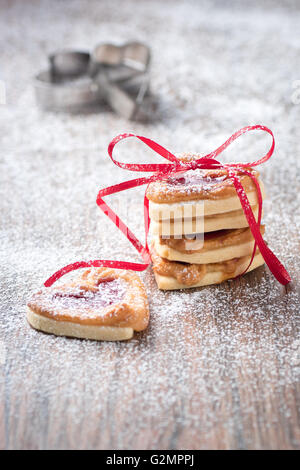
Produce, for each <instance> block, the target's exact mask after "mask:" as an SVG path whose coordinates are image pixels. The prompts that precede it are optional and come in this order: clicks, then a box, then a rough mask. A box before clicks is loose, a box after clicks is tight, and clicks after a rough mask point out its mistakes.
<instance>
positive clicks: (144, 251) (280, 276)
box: [44, 125, 291, 287]
mask: <svg viewBox="0 0 300 470" xmlns="http://www.w3.org/2000/svg"><path fill="white" fill-rule="evenodd" d="M257 129H259V130H262V131H264V132H267V133H268V134H270V135H271V137H272V144H271V147H270V150H269V151H268V152H267V153H266V155H264V156H263V157H262V158H260V159H259V160H256V161H254V162H251V163H229V164H222V163H220V162H219V161H218V160H216V157H217V156H218V155H220V153H222V152H223V151H224V150H225V149H226V148H227V147H228V146H229V145H230V144H231V143H232V142H233V141H234V140H236V139H237V138H238V137H239V136H240V135H242V134H245V132H248V131H252V130H257ZM128 137H136V138H137V139H139V140H141V141H142V142H144V144H146V145H147V146H148V147H150V148H151V149H152V150H154V151H155V152H156V153H158V154H159V155H161V156H162V157H164V158H165V159H166V160H169V162H171V163H148V164H135V163H122V162H119V161H117V160H115V159H114V158H113V149H114V147H115V145H116V144H117V143H118V142H120V141H121V140H123V139H126V138H128ZM274 147H275V139H274V135H273V133H272V131H271V130H270V129H268V128H267V127H265V126H260V125H256V126H247V127H244V128H243V129H240V130H239V131H237V132H235V133H234V134H233V135H232V136H231V137H230V138H229V139H228V140H226V142H224V144H223V145H221V146H220V147H218V148H217V149H216V150H214V151H213V152H211V153H209V154H208V155H205V157H201V158H198V159H197V160H192V161H189V162H182V161H180V160H179V159H178V158H177V157H175V155H173V154H172V153H171V152H169V151H168V150H166V149H165V148H164V147H162V146H161V145H159V144H158V143H156V142H154V141H153V140H151V139H148V138H147V137H142V136H139V135H135V134H121V135H119V136H117V137H115V138H114V139H113V140H112V141H111V143H110V144H109V146H108V154H109V156H110V158H111V160H112V161H113V163H114V164H115V165H117V166H118V167H120V168H123V169H124V170H129V171H140V172H151V173H154V174H153V175H151V176H147V177H143V178H136V179H133V180H129V181H124V182H123V183H120V184H116V185H113V186H109V187H107V188H104V189H101V190H100V191H99V193H98V196H97V204H98V206H99V207H100V209H101V210H102V211H103V212H104V213H105V214H106V215H107V216H108V217H109V218H110V219H111V220H112V221H113V222H114V224H115V225H116V226H117V227H118V228H119V229H120V230H121V232H123V234H124V235H125V236H126V237H127V238H128V240H129V241H130V242H131V243H132V245H133V246H134V247H135V249H136V250H137V251H138V252H139V253H140V254H141V256H142V258H143V261H144V263H131V262H127V261H113V260H92V261H78V262H76V263H72V264H69V265H68V266H65V267H64V268H62V269H60V270H59V271H57V272H56V273H54V274H53V275H52V276H51V277H50V278H49V279H47V281H46V282H45V283H44V285H45V286H46V287H49V286H51V285H52V284H53V283H54V282H55V281H56V280H57V279H59V278H60V277H62V276H64V275H65V274H67V273H68V272H70V271H74V270H76V269H80V268H88V267H100V266H102V267H109V268H117V269H131V270H133V271H144V270H145V269H146V268H147V267H148V266H149V264H150V263H151V256H150V252H149V247H148V243H147V238H148V231H149V225H150V219H149V201H148V199H147V197H146V192H145V196H144V222H145V245H142V243H141V242H140V241H139V240H138V239H137V238H136V236H135V235H134V234H133V233H132V232H131V230H130V229H129V228H128V227H127V226H126V225H125V223H124V222H123V221H122V220H121V219H120V217H119V216H118V215H117V214H116V213H115V212H114V211H113V210H112V209H111V208H110V207H109V206H108V205H107V204H106V202H105V201H104V200H103V197H105V196H109V195H110V194H114V193H118V192H121V191H125V190H127V189H130V188H135V187H137V186H141V185H144V184H147V185H149V183H151V182H153V181H157V180H162V179H166V178H167V177H168V176H170V175H172V174H174V173H179V172H186V171H188V170H196V169H198V168H200V169H204V170H210V169H225V170H226V171H227V172H228V176H229V178H231V179H232V181H233V184H234V187H235V189H236V193H237V195H238V197H239V199H240V201H241V205H242V208H243V211H244V213H245V216H246V218H247V221H248V224H249V227H250V229H251V232H252V235H253V237H254V240H255V244H254V248H253V253H252V257H251V260H250V263H249V265H248V267H247V268H246V270H245V271H244V272H246V271H247V270H248V269H249V267H250V265H251V263H252V261H253V258H254V255H255V251H256V248H257V247H258V248H259V250H260V252H261V254H262V256H263V258H264V260H265V262H266V264H267V265H268V267H269V268H270V270H271V272H272V273H273V275H274V276H275V277H276V279H277V280H278V281H279V282H280V283H281V284H283V285H285V284H287V283H288V282H290V280H291V278H290V276H289V274H288V272H287V271H286V269H285V268H284V266H283V265H282V264H281V263H280V261H279V260H278V258H277V257H276V256H275V255H274V253H273V252H272V251H271V250H270V248H269V247H268V246H267V245H266V243H265V242H264V240H263V238H262V235H261V233H260V222H261V216H262V195H261V190H260V187H259V184H258V181H257V179H256V177H255V176H254V175H253V174H252V173H250V172H249V171H248V169H249V167H253V166H258V165H261V164H262V163H265V162H266V161H267V160H269V158H270V157H271V155H272V154H273V151H274ZM238 172H241V173H243V174H245V175H248V176H249V177H250V178H251V179H252V181H253V183H254V184H255V187H256V191H257V196H258V207H259V210H258V220H257V222H256V220H255V217H254V215H253V212H252V208H251V206H250V203H249V200H248V197H247V195H246V193H245V191H244V188H243V186H242V184H241V182H240V179H239V177H238V175H237V173H238ZM243 274H244V273H243Z"/></svg>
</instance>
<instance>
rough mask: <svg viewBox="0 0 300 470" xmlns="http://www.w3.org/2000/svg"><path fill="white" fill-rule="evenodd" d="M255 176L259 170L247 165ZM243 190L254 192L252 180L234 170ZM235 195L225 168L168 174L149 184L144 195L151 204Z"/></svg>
mask: <svg viewBox="0 0 300 470" xmlns="http://www.w3.org/2000/svg"><path fill="white" fill-rule="evenodd" d="M247 170H248V171H250V172H251V173H252V174H253V175H254V176H256V178H258V176H259V173H258V172H257V171H256V170H253V169H251V168H248V169H247ZM237 175H238V176H239V177H240V181H241V183H242V185H243V187H244V189H245V191H246V192H250V191H255V190H256V187H255V184H254V183H253V181H252V179H251V178H250V177H249V176H247V175H243V174H242V173H241V172H237ZM235 195H236V190H235V187H234V185H233V182H232V179H230V178H229V177H228V173H227V171H226V170H220V169H218V170H200V169H199V170H189V171H187V172H185V173H181V174H177V175H173V176H170V177H169V178H168V179H166V180H160V181H155V182H153V183H150V184H149V186H148V188H147V192H146V196H147V198H148V199H149V200H150V201H152V202H155V203H158V204H164V203H174V202H181V201H193V200H202V199H215V200H217V199H223V198H228V197H232V196H235Z"/></svg>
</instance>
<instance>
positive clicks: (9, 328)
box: [0, 0, 300, 449]
mask: <svg viewBox="0 0 300 470" xmlns="http://www.w3.org/2000/svg"><path fill="white" fill-rule="evenodd" d="M271 3H272V7H271V6H270V4H271ZM0 10H1V11H0V31H1V35H2V37H3V39H4V43H5V45H6V46H5V48H3V50H1V73H3V75H2V76H0V80H1V87H2V88H1V89H2V91H3V88H4V87H5V89H6V104H2V105H0V125H1V127H0V128H1V133H0V150H1V155H0V180H1V183H0V192H1V199H0V201H1V202H0V207H1V222H0V224H1V232H0V233H1V243H0V260H1V277H2V281H1V287H0V289H1V316H0V319H1V323H0V448H1V449H48V448H50V449H62V448H66V449H75V448H79V449H83V448H88V449H156V448H160V449H295V448H299V442H300V429H299V405H300V399H299V366H300V359H299V346H300V339H299V307H300V297H299V276H300V270H299V251H300V250H299V249H300V243H299V221H300V212H299V206H300V204H299V202H300V201H299V194H300V185H299V181H300V180H299V177H300V171H299V170H300V163H299V162H300V155H299V141H300V132H299V116H300V114H299V113H300V106H299V105H297V102H298V99H297V88H293V87H296V86H297V83H296V82H295V80H299V79H300V76H299V70H300V53H299V48H300V38H299V35H297V36H296V33H297V31H298V29H299V28H298V26H299V20H300V11H299V9H298V7H297V6H294V3H293V2H283V1H282V2H281V1H279V2H266V3H265V6H264V7H262V6H259V2H251V5H249V2H231V3H230V5H229V2H228V6H227V3H226V2H203V3H202V2H201V4H200V2H199V4H197V3H191V2H180V1H173V2H171V1H166V2H159V1H158V0H155V1H153V2H134V1H132V0H130V1H127V2H126V4H125V3H124V2H119V1H116V2H113V3H111V2H110V1H104V2H96V1H91V2H88V8H86V7H85V6H83V2H79V1H74V2H71V3H69V4H68V5H65V4H64V5H62V4H61V3H60V2H51V6H50V2H34V1H32V2H31V1H28V2H21V1H19V2H15V1H14V2H12V1H2V2H1V3H0ZM166 23H167V26H166ZM294 32H295V34H294ZM134 38H138V39H140V40H143V41H146V42H148V43H149V44H150V46H151V48H152V57H153V60H152V77H151V81H152V89H153V92H154V93H155V95H156V99H157V103H158V104H157V109H156V111H155V114H154V116H153V121H152V122H150V123H148V124H141V123H132V122H130V123H129V122H126V121H125V120H123V119H122V118H119V117H117V116H116V115H115V114H113V113H112V112H110V111H109V110H108V109H105V110H102V112H101V113H94V114H88V115H67V114H51V113H49V114H47V113H42V112H41V111H39V110H38V108H37V107H36V104H35V100H34V96H33V93H32V83H31V77H32V75H33V74H34V73H36V72H37V71H38V70H39V69H40V68H42V67H45V66H46V63H47V59H46V55H47V54H48V53H49V52H52V51H53V50H55V49H58V48H61V47H77V48H82V49H85V48H86V49H88V50H91V49H92V48H93V46H94V45H95V44H97V43H98V42H105V41H110V42H124V41H127V40H129V39H134ZM2 103H3V93H2ZM256 123H261V124H265V125H267V126H269V127H270V128H272V130H273V131H274V134H275V137H276V151H275V154H274V156H273V157H272V159H271V160H270V161H269V162H268V163H267V164H265V165H264V167H263V168H261V173H262V178H263V180H264V181H265V186H266V189H267V193H268V199H267V200H266V203H265V217H264V221H265V224H266V239H267V240H268V243H269V245H270V247H271V248H272V249H273V250H274V251H275V253H276V254H277V255H278V256H279V258H280V259H281V260H282V262H283V263H284V264H285V266H286V267H287V269H288V270H289V272H290V274H291V276H292V278H293V282H292V283H291V284H290V285H289V286H288V287H283V286H281V285H280V284H279V283H278V282H277V281H276V280H275V279H274V278H273V277H272V275H271V274H270V272H269V271H268V269H267V268H264V267H263V268H259V269H258V270H257V271H255V272H253V273H250V274H248V275H246V276H244V277H243V278H242V279H239V280H236V281H233V282H226V283H224V284H222V285H220V286H211V287H207V288H202V289H192V290H190V291H184V292H169V293H168V292H167V293H164V292H159V291H158V290H157V288H156V285H155V281H154V277H153V274H152V273H151V270H148V271H147V272H145V273H143V274H142V275H141V276H142V278H143V280H144V282H145V284H146V288H147V292H148V295H149V301H150V310H151V321H150V326H149V328H148V329H147V331H145V332H143V333H140V334H137V335H136V336H135V338H134V339H133V340H132V341H129V342H125V343H97V342H92V341H80V340H71V339H66V338H56V337H53V336H49V335H44V334H42V333H38V332H36V331H34V330H32V329H31V328H30V327H29V326H28V324H27V323H26V320H25V316H24V313H25V304H26V301H27V299H28V298H29V297H30V295H31V293H33V292H34V291H36V290H37V289H39V288H40V286H41V285H42V283H43V281H44V280H45V279H46V278H47V277H48V276H49V275H50V274H52V273H53V272H54V271H55V270H57V269H58V268H60V267H61V266H64V265H66V264H68V263H69V262H72V261H76V260H80V259H93V258H94V259H95V258H111V259H125V260H129V259H130V260H138V257H137V256H136V254H135V253H134V252H133V249H132V248H131V247H130V246H129V244H128V243H127V242H126V240H125V239H124V237H122V235H121V234H120V233H119V232H118V231H117V229H115V228H114V227H113V225H112V224H111V223H110V222H109V221H108V220H106V219H105V216H103V215H102V214H100V211H99V210H98V209H97V207H96V204H95V197H96V194H97V190H98V189H99V188H100V187H103V186H104V185H107V184H113V183H115V182H120V181H122V180H125V179H128V178H131V177H132V174H128V173H126V172H124V171H121V170H118V169H116V168H115V167H113V165H112V163H110V161H109V159H108V157H107V152H106V149H107V145H108V143H109V141H110V140H111V138H112V137H114V136H115V135H117V134H118V133H120V132H125V131H134V132H136V133H137V134H143V135H147V136H149V137H152V138H153V139H155V140H157V141H159V142H160V143H161V144H162V145H164V146H166V147H167V148H169V149H170V150H171V151H174V152H176V151H178V152H180V151H195V152H203V153H207V152H209V151H210V150H212V149H214V148H215V147H217V146H218V145H219V144H221V143H222V142H223V141H224V140H225V139H226V138H227V137H228V136H229V135H231V134H232V132H234V131H235V130H237V129H238V128H240V127H243V126H245V125H248V124H256ZM269 144H270V141H269V139H268V137H267V136H263V135H261V134H259V133H256V134H255V135H252V136H245V137H242V138H241V141H240V143H237V144H236V145H235V144H234V145H233V146H232V147H231V148H230V150H228V151H227V152H226V155H225V154H224V157H222V158H224V161H232V160H236V161H239V160H242V159H244V160H246V161H250V160H253V159H256V158H257V157H259V156H260V155H262V153H263V152H264V151H265V150H266V148H267V147H268V145H269ZM118 155H119V157H120V158H122V159H123V160H124V161H132V160H133V159H135V161H142V160H143V161H146V160H147V161H151V159H152V160H153V159H154V158H155V159H156V157H155V156H153V155H151V153H150V152H147V151H146V150H145V149H144V147H143V146H142V145H141V144H139V143H136V142H134V141H133V140H132V141H130V142H128V143H126V144H124V145H123V144H122V147H120V150H119V151H118ZM113 204H114V207H115V208H117V210H118V211H119V212H120V213H122V215H123V217H124V218H125V219H126V220H127V221H128V223H129V225H130V227H131V228H132V229H133V230H134V232H136V233H137V234H138V235H139V236H140V237H142V236H143V229H142V189H141V190H137V191H129V192H127V193H126V194H123V195H122V197H118V198H114V202H113Z"/></svg>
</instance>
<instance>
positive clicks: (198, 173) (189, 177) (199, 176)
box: [168, 170, 228, 190]
mask: <svg viewBox="0 0 300 470" xmlns="http://www.w3.org/2000/svg"><path fill="white" fill-rule="evenodd" d="M227 178H228V175H226V174H225V175H214V174H211V175H207V174H205V172H203V171H202V170H195V171H193V170H192V171H188V172H186V173H185V174H184V175H180V176H177V177H176V176H172V177H170V178H169V179H168V184H169V185H172V186H197V187H198V188H201V189H204V190H205V189H210V188H211V187H212V186H214V185H215V184H218V183H222V182H223V181H224V180H226V179H227Z"/></svg>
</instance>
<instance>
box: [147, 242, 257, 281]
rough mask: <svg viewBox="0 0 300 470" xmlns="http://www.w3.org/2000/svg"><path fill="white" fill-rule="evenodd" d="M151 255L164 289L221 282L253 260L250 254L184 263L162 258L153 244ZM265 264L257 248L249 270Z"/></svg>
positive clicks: (238, 273) (230, 277)
mask: <svg viewBox="0 0 300 470" xmlns="http://www.w3.org/2000/svg"><path fill="white" fill-rule="evenodd" d="M151 257H152V262H153V271H154V276H155V280H156V283H157V286H158V288H159V289H162V290H175V289H188V288H192V287H202V286H207V285H210V284H220V283H221V282H223V281H226V280H228V279H233V278H235V277H236V276H238V275H240V274H242V273H243V272H244V271H245V269H246V268H247V267H248V265H249V262H250V260H251V255H248V256H243V257H240V258H233V259H230V260H228V261H223V262H220V263H207V264H189V263H182V262H177V261H169V260H167V259H165V258H162V257H161V256H159V255H158V254H157V252H156V250H155V247H154V246H153V245H152V248H151ZM263 264H264V259H263V257H262V256H261V254H260V252H259V251H258V250H257V251H256V253H255V256H254V259H253V262H252V264H251V266H250V268H249V269H248V271H252V270H253V269H255V268H257V267H259V266H261V265H263Z"/></svg>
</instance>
